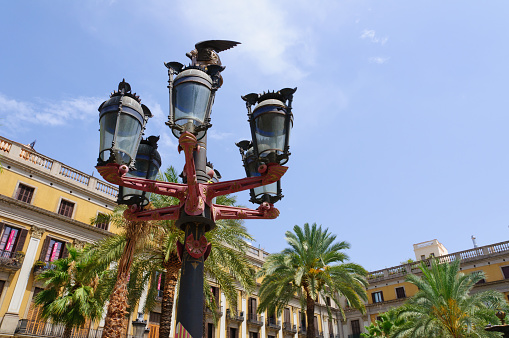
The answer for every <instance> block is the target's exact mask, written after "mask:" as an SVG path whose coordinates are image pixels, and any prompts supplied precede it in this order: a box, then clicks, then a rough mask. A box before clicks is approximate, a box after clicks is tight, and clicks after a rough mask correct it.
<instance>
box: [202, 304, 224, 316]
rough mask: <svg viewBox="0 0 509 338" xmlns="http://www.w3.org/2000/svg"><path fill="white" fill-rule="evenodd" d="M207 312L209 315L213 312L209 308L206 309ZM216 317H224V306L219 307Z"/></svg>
mask: <svg viewBox="0 0 509 338" xmlns="http://www.w3.org/2000/svg"><path fill="white" fill-rule="evenodd" d="M205 312H208V313H212V310H211V309H209V308H208V307H207V308H205ZM216 315H217V316H218V317H221V316H222V315H223V307H222V306H218V307H217V309H216Z"/></svg>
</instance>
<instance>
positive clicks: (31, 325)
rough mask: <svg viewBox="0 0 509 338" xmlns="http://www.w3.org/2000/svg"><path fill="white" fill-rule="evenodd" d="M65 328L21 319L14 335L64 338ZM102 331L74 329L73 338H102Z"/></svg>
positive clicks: (124, 336) (130, 337)
mask: <svg viewBox="0 0 509 338" xmlns="http://www.w3.org/2000/svg"><path fill="white" fill-rule="evenodd" d="M64 329H65V326H64V325H62V324H53V323H47V322H43V321H36V320H28V319H20V320H19V322H18V327H17V328H16V331H14V334H15V335H16V336H18V335H26V336H37V337H53V338H54V337H62V335H63V334H64ZM102 331H103V330H102V329H97V330H94V329H80V328H73V329H72V332H71V337H73V338H101V336H102ZM121 338H133V336H132V335H127V334H123V335H122V337H121Z"/></svg>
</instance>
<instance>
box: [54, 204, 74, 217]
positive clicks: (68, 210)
mask: <svg viewBox="0 0 509 338" xmlns="http://www.w3.org/2000/svg"><path fill="white" fill-rule="evenodd" d="M73 210H74V203H73V202H69V201H66V200H61V201H60V207H59V208H58V213H59V214H60V215H62V216H65V217H69V218H71V217H72V212H73Z"/></svg>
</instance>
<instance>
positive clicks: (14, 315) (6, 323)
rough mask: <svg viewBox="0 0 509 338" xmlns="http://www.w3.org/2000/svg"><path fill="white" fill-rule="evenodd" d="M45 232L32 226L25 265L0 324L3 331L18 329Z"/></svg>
mask: <svg viewBox="0 0 509 338" xmlns="http://www.w3.org/2000/svg"><path fill="white" fill-rule="evenodd" d="M43 233H44V229H41V228H38V227H35V226H33V227H32V231H31V233H30V241H29V243H28V248H27V251H26V253H25V259H24V260H23V265H22V266H21V269H20V270H19V275H18V280H17V282H16V286H15V287H14V292H13V294H12V298H11V302H10V303H9V308H8V309H7V312H6V313H5V315H4V318H3V320H2V324H1V325H0V332H1V333H9V334H13V333H14V331H15V330H16V327H17V326H18V321H19V319H20V318H19V309H20V307H21V302H22V301H23V295H24V294H25V291H26V288H27V284H28V279H29V278H30V273H31V272H32V267H33V266H34V261H35V255H36V253H37V248H38V247H39V242H40V241H41V237H42V234H43Z"/></svg>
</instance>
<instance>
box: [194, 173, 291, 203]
mask: <svg viewBox="0 0 509 338" xmlns="http://www.w3.org/2000/svg"><path fill="white" fill-rule="evenodd" d="M287 170H288V167H283V166H281V165H279V164H269V165H267V169H266V170H265V172H264V173H262V175H261V176H256V177H247V178H242V179H240V180H233V181H225V182H219V183H208V184H202V187H203V191H204V194H205V196H206V198H207V204H210V201H211V200H212V199H213V198H214V197H216V196H222V195H226V194H231V193H235V192H238V191H242V190H248V189H253V188H256V187H260V186H262V185H267V184H271V183H274V182H277V181H279V180H280V179H281V177H282V176H283V175H284V174H285V172H286V171H287Z"/></svg>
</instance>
